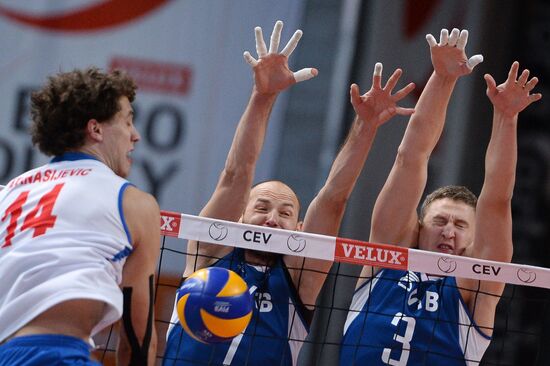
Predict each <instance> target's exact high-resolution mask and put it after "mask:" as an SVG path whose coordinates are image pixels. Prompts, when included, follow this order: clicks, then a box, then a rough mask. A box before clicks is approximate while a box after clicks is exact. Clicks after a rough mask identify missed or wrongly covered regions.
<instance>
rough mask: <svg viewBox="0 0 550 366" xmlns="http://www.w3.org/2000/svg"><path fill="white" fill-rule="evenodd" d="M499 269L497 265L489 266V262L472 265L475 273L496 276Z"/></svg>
mask: <svg viewBox="0 0 550 366" xmlns="http://www.w3.org/2000/svg"><path fill="white" fill-rule="evenodd" d="M501 269H502V268H501V267H499V266H491V265H490V264H474V265H473V266H472V271H474V272H475V273H477V274H484V275H488V276H498V274H499V273H500V270H501Z"/></svg>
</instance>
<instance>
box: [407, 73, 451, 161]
mask: <svg viewBox="0 0 550 366" xmlns="http://www.w3.org/2000/svg"><path fill="white" fill-rule="evenodd" d="M456 81H457V78H455V77H442V76H439V75H438V74H436V73H435V72H434V73H432V75H431V77H430V79H429V80H428V83H427V84H426V86H425V87H424V90H423V91H422V94H421V95H420V98H419V100H418V103H417V104H416V107H415V112H414V114H413V115H412V117H411V119H410V121H409V124H408V126H407V130H406V131H405V135H404V137H403V141H402V142H401V145H400V147H399V153H400V154H401V155H402V156H403V157H404V159H406V160H407V161H410V160H413V159H414V160H416V161H419V162H421V163H423V162H424V161H426V163H425V164H427V159H428V158H429V156H430V155H431V153H432V151H433V149H434V148H435V145H436V144H437V141H438V140H439V137H440V136H441V132H442V131H443V126H444V124H445V118H446V114H447V107H448V105H449V100H450V98H451V95H452V92H453V89H454V87H455V84H456Z"/></svg>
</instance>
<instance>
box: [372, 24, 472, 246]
mask: <svg viewBox="0 0 550 366" xmlns="http://www.w3.org/2000/svg"><path fill="white" fill-rule="evenodd" d="M426 39H427V41H428V43H429V45H430V53H431V59H432V64H433V67H434V71H433V73H432V75H431V76H430V79H429V80H428V83H427V84H426V86H425V88H424V90H423V91H422V94H421V95H420V99H419V100H418V103H417V104H416V107H415V113H414V114H413V115H412V117H411V119H410V121H409V124H408V126H407V129H406V131H405V135H404V137H403V140H402V141H401V145H400V146H399V150H398V152H397V157H396V160H395V162H394V165H393V167H392V169H391V172H390V174H389V176H388V179H387V180H386V183H385V184H384V187H383V188H382V191H381V192H380V194H379V195H378V198H377V199H376V203H375V206H374V211H373V215H372V223H371V225H372V226H371V234H370V240H371V241H374V242H379V243H393V244H402V245H413V244H415V243H416V240H417V238H416V234H417V229H418V215H417V213H416V208H417V206H418V203H419V202H420V198H421V197H422V192H423V191H424V188H425V186H426V181H427V174H428V160H429V158H430V155H431V154H432V151H433V150H434V148H435V146H436V144H437V141H438V140H439V137H440V136H441V132H442V130H443V126H444V123H445V116H446V113H447V106H448V104H449V100H450V98H451V94H452V91H453V89H454V86H455V84H456V81H457V80H458V78H459V77H461V76H463V75H467V74H469V73H471V72H472V70H473V68H474V67H475V66H476V65H477V64H478V63H480V62H481V61H482V60H483V57H482V56H481V55H476V56H472V57H471V58H470V59H468V58H467V56H466V53H465V51H464V48H465V46H466V43H467V41H468V31H466V30H463V31H462V32H459V30H458V29H456V28H455V29H453V30H452V32H451V34H450V35H449V33H448V31H447V30H446V29H443V30H442V31H441V37H440V41H439V43H436V41H435V39H434V37H433V36H432V35H431V34H428V35H427V36H426Z"/></svg>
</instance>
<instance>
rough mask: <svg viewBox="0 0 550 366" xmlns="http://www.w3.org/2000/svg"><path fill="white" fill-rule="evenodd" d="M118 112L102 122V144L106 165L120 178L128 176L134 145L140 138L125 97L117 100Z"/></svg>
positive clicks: (130, 107) (130, 106)
mask: <svg viewBox="0 0 550 366" xmlns="http://www.w3.org/2000/svg"><path fill="white" fill-rule="evenodd" d="M119 106H120V110H119V111H118V112H117V113H116V114H115V115H114V116H113V118H111V120H110V121H107V122H104V124H103V125H104V131H105V132H104V136H105V137H104V142H105V148H106V150H107V151H108V152H107V154H106V157H105V158H106V160H107V162H106V163H107V165H108V166H109V167H111V169H112V170H113V171H114V172H115V173H116V174H117V175H119V176H121V177H124V178H125V177H127V176H128V175H129V174H130V168H131V166H132V158H131V154H132V151H133V150H134V145H135V144H136V142H138V141H139V139H140V138H141V137H140V135H139V133H138V132H137V130H136V128H135V126H134V110H133V109H132V105H131V104H130V101H129V100H128V98H127V97H121V98H120V99H119Z"/></svg>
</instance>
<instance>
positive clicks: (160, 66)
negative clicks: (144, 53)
mask: <svg viewBox="0 0 550 366" xmlns="http://www.w3.org/2000/svg"><path fill="white" fill-rule="evenodd" d="M109 69H110V70H114V69H123V70H125V71H126V72H128V74H129V75H130V76H131V77H132V78H133V79H134V80H135V82H136V84H137V85H138V86H139V89H140V90H149V91H153V92H161V93H172V94H179V95H185V94H187V93H188V92H189V89H190V88H191V76H192V71H191V68H190V67H189V66H187V65H180V64H175V63H167V62H158V61H151V60H143V59H135V58H130V57H114V58H113V59H112V60H111V62H110V64H109Z"/></svg>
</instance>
